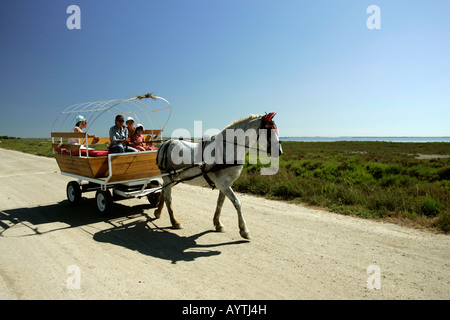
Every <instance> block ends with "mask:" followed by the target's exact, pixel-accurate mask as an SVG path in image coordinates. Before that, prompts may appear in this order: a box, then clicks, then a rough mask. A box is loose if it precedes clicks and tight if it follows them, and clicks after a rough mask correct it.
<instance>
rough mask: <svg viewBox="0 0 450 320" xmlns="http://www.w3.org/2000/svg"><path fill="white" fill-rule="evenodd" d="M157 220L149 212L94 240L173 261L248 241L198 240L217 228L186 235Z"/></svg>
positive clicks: (209, 255) (191, 258) (101, 233)
mask: <svg viewBox="0 0 450 320" xmlns="http://www.w3.org/2000/svg"><path fill="white" fill-rule="evenodd" d="M154 220H155V219H153V218H150V217H148V216H147V219H146V220H140V221H134V222H131V223H128V224H125V225H121V226H115V227H112V228H110V229H107V230H102V231H100V232H97V233H96V234H94V240H96V241H99V242H108V243H112V244H114V245H118V246H122V247H125V248H127V249H130V250H136V251H138V252H140V253H141V254H145V255H148V256H152V257H155V258H160V259H164V260H170V261H171V262H172V263H173V264H175V263H177V261H194V260H195V259H196V258H200V257H211V256H216V255H219V254H220V253H221V252H220V251H217V250H210V249H209V248H214V247H219V246H225V245H232V244H240V243H246V242H248V241H241V240H240V241H233V242H225V243H218V244H205V245H202V244H197V242H196V240H197V239H198V238H199V237H201V236H203V235H205V234H208V233H211V232H215V231H212V230H208V231H203V232H200V233H197V234H194V235H192V236H189V237H184V236H179V235H177V234H176V233H174V232H171V231H170V230H171V228H170V227H167V228H160V227H157V226H156V225H155V224H153V221H154ZM150 224H152V225H153V226H150Z"/></svg>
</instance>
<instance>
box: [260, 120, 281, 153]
mask: <svg viewBox="0 0 450 320" xmlns="http://www.w3.org/2000/svg"><path fill="white" fill-rule="evenodd" d="M275 115H276V113H275V112H271V113H269V114H266V115H265V116H263V117H262V118H261V129H266V130H267V135H266V136H267V153H268V154H269V156H272V144H276V145H274V147H275V148H276V149H278V155H274V156H280V155H282V154H283V149H282V148H281V144H280V139H279V138H278V129H277V126H276V125H275V122H274V121H273V117H275ZM276 149H275V150H276Z"/></svg>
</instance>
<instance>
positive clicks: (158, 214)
mask: <svg viewBox="0 0 450 320" xmlns="http://www.w3.org/2000/svg"><path fill="white" fill-rule="evenodd" d="M163 208H164V188H162V190H161V194H160V195H159V203H158V208H157V209H156V210H155V218H156V219H159V218H160V217H161V212H162V209H163Z"/></svg>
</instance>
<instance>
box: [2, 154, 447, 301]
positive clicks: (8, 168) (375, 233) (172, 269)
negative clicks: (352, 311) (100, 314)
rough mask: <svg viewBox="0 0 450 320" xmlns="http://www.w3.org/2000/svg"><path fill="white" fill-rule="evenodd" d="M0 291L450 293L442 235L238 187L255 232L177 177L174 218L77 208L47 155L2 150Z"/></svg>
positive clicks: (211, 295) (72, 294)
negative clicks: (218, 216)
mask: <svg viewBox="0 0 450 320" xmlns="http://www.w3.org/2000/svg"><path fill="white" fill-rule="evenodd" d="M0 178H1V183H0V299H450V272H449V271H450V268H449V267H450V236H448V235H442V234H432V233H430V232H427V231H420V230H414V229H409V228H406V227H402V226H398V225H393V224H389V223H381V222H374V221H368V220H362V219H358V218H352V217H347V216H342V215H338V214H334V213H329V212H325V211H318V210H313V209H310V208H305V207H302V206H298V205H290V204H286V203H283V202H276V201H269V200H265V199H261V198H258V197H253V196H248V195H240V199H241V201H242V206H243V212H244V216H245V219H246V221H247V226H248V228H249V229H250V232H251V235H252V237H253V238H252V240H251V241H245V240H243V239H242V238H241V237H240V236H239V232H238V227H237V217H236V212H235V210H234V208H233V206H232V204H231V203H230V202H229V201H228V200H227V201H226V202H225V204H224V207H223V211H222V222H223V223H224V224H225V227H226V230H227V231H226V232H225V233H216V232H213V224H212V218H213V213H214V209H215V204H216V200H217V195H218V191H217V190H210V189H207V188H198V187H191V186H186V185H178V186H176V187H175V188H174V190H173V199H174V201H173V206H174V211H175V213H176V217H177V218H178V219H179V220H180V221H181V222H182V223H183V226H184V229H181V230H173V229H171V228H170V222H169V217H168V215H167V211H166V209H164V211H163V215H162V217H161V219H159V220H153V219H152V217H153V211H154V210H153V209H149V206H148V202H147V200H146V199H133V200H125V201H121V202H117V203H115V207H114V210H113V213H112V215H111V216H110V217H108V218H102V217H99V216H98V215H97V214H96V212H95V204H94V199H93V197H94V194H93V193H86V194H84V195H83V196H84V199H83V201H82V204H81V206H80V207H78V208H72V207H70V206H69V205H68V202H67V200H66V195H65V189H66V184H67V182H68V181H69V180H70V179H69V178H67V177H64V176H62V175H61V174H60V173H59V170H58V167H57V164H56V161H55V160H54V159H51V158H43V157H37V156H32V155H28V154H23V153H19V152H15V151H9V150H4V149H0Z"/></svg>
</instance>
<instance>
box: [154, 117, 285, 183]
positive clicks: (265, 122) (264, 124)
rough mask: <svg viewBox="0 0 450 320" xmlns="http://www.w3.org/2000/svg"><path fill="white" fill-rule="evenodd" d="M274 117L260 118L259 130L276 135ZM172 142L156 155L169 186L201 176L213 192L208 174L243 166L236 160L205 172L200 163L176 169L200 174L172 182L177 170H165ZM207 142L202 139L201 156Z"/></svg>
mask: <svg viewBox="0 0 450 320" xmlns="http://www.w3.org/2000/svg"><path fill="white" fill-rule="evenodd" d="M274 116H275V113H273V112H271V113H269V114H266V115H265V116H264V117H263V118H262V121H261V127H260V128H264V129H274V130H276V131H277V133H278V130H277V128H276V126H275V123H274V122H273V120H272V118H273V117H274ZM258 136H259V132H258ZM173 141H174V140H173V139H170V140H168V141H166V142H167V143H164V144H163V145H162V146H161V147H160V148H158V152H157V155H156V159H159V153H160V152H162V158H161V161H162V162H163V163H161V164H160V163H159V162H157V165H158V167H159V169H160V170H163V171H166V172H168V173H169V179H170V183H169V184H172V183H175V185H177V184H178V183H180V182H183V181H189V180H192V179H195V178H198V177H200V176H203V178H204V179H205V180H206V182H207V183H208V184H209V186H210V187H211V188H212V189H213V190H214V189H215V188H216V185H215V184H214V182H213V181H212V180H211V178H210V177H209V176H208V173H212V172H217V171H220V170H223V169H226V168H230V167H236V166H242V165H243V163H238V162H239V160H236V162H235V163H231V164H230V163H222V164H215V165H213V166H212V167H211V168H210V169H209V170H206V165H207V163H206V162H202V163H200V164H192V165H190V166H188V167H184V168H181V169H178V170H187V169H191V168H196V167H198V168H200V170H201V173H199V174H197V175H194V176H192V177H189V178H185V179H182V180H174V179H173V176H174V175H176V174H178V173H177V172H176V171H177V170H175V169H174V168H172V169H170V168H167V158H168V157H167V150H168V149H169V146H170V144H171V143H172V142H173ZM208 141H209V140H205V139H202V154H203V152H204V150H205V147H206V144H207V142H208ZM227 143H231V142H227ZM233 144H234V145H237V146H239V144H237V143H235V142H234V141H233ZM244 147H245V146H244ZM247 148H250V147H248V146H247ZM164 187H165V186H164Z"/></svg>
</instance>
